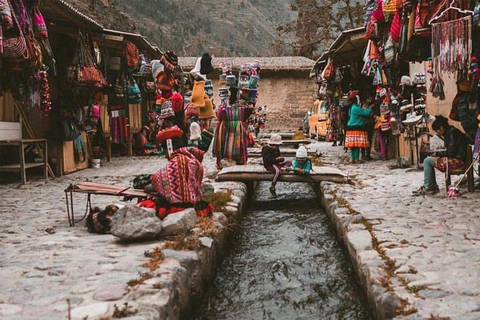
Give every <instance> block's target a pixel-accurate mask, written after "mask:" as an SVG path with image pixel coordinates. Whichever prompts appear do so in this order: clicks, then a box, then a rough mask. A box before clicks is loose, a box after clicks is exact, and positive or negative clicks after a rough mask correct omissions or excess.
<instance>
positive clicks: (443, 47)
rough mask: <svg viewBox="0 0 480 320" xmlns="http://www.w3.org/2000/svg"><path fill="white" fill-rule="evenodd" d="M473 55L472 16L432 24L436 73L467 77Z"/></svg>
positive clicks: (461, 77) (458, 77)
mask: <svg viewBox="0 0 480 320" xmlns="http://www.w3.org/2000/svg"><path fill="white" fill-rule="evenodd" d="M471 55H472V16H466V17H464V18H460V19H456V20H451V21H446V22H440V23H433V24H432V60H433V66H434V73H435V74H438V73H445V72H448V73H450V74H455V75H456V77H457V79H464V78H466V77H467V73H468V68H469V65H470V56H471Z"/></svg>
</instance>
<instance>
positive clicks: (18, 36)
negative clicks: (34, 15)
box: [3, 1, 29, 62]
mask: <svg viewBox="0 0 480 320" xmlns="http://www.w3.org/2000/svg"><path fill="white" fill-rule="evenodd" d="M7 4H8V5H9V7H10V8H12V6H11V3H10V1H7ZM12 19H13V24H14V27H13V28H12V30H10V31H8V32H6V33H5V35H4V38H5V39H4V41H3V57H4V58H5V59H7V60H9V61H14V62H19V61H24V60H28V58H29V56H28V51H27V44H26V42H25V37H24V35H23V32H22V29H21V28H20V24H19V23H18V20H17V17H16V15H15V14H12Z"/></svg>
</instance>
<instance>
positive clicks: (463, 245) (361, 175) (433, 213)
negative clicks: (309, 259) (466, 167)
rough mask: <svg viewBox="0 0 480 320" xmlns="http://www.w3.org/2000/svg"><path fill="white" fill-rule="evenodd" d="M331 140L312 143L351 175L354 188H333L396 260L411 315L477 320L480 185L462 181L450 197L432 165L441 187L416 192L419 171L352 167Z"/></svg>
mask: <svg viewBox="0 0 480 320" xmlns="http://www.w3.org/2000/svg"><path fill="white" fill-rule="evenodd" d="M330 145H331V143H326V142H323V143H318V144H317V145H316V147H317V148H318V149H319V150H321V151H322V154H323V155H324V156H323V157H322V158H321V159H322V162H323V163H324V164H325V165H336V166H338V167H339V168H340V169H341V170H343V171H344V172H348V173H349V174H350V176H352V177H353V178H354V179H353V180H354V181H355V182H356V183H355V185H354V186H350V185H339V186H338V188H337V192H338V194H339V195H341V196H342V197H344V199H345V200H346V201H348V203H349V204H350V206H351V208H352V209H353V210H355V211H357V212H359V213H360V214H361V215H362V216H363V218H365V219H367V220H368V222H369V224H371V225H372V234H374V236H375V237H376V239H377V242H378V244H379V247H378V248H377V249H378V250H382V249H383V250H382V251H384V254H385V255H386V256H387V257H388V258H389V259H391V261H393V262H395V267H394V268H393V269H395V270H394V276H393V277H392V278H391V282H392V283H391V286H392V288H393V290H394V291H395V292H396V293H398V294H399V295H400V296H401V297H402V298H405V299H408V301H409V302H410V303H411V305H412V306H413V307H414V308H415V309H417V310H418V311H417V312H416V313H414V314H413V315H412V316H411V317H412V319H417V318H418V319H424V318H425V319H428V318H429V317H430V316H435V315H439V316H442V317H450V318H451V319H472V320H473V319H480V219H479V218H480V206H479V191H478V190H477V191H476V193H473V194H472V193H468V192H467V188H466V186H464V187H462V188H461V189H460V191H461V193H462V194H461V196H460V197H458V198H456V199H447V198H446V197H445V182H444V181H445V180H444V176H443V174H442V173H440V172H438V171H437V174H436V178H437V183H438V184H439V187H440V190H441V192H440V193H438V194H436V195H433V196H420V197H413V196H412V195H411V191H412V190H414V189H416V188H418V187H419V186H421V185H422V183H423V171H410V170H408V169H395V170H390V169H388V167H387V165H391V164H395V160H390V161H371V162H366V163H364V164H357V165H351V164H348V163H347V161H348V158H349V154H348V153H345V152H344V150H343V148H342V147H331V146H330ZM458 178H459V176H456V177H454V178H453V182H455V181H456V180H457V179H458ZM369 249H370V250H369ZM371 249H372V248H371V245H370V246H369V247H368V246H366V248H365V251H364V252H363V255H362V254H360V255H359V258H358V259H360V260H364V263H365V262H367V265H368V260H369V258H368V254H369V253H371V252H372V251H373V250H371ZM369 268H371V269H372V270H373V269H374V268H375V267H374V266H371V265H370V266H369ZM412 302H413V304H412ZM413 307H412V309H411V310H412V312H413V311H414V310H413ZM442 319H443V318H442Z"/></svg>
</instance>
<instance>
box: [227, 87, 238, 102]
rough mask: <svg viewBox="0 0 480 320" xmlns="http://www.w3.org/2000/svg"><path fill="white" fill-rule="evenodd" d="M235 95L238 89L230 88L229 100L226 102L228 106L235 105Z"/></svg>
mask: <svg viewBox="0 0 480 320" xmlns="http://www.w3.org/2000/svg"><path fill="white" fill-rule="evenodd" d="M237 93H238V88H237V87H230V100H229V101H228V103H229V104H231V105H232V104H235V102H237Z"/></svg>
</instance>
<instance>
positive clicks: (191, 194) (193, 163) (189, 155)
mask: <svg viewBox="0 0 480 320" xmlns="http://www.w3.org/2000/svg"><path fill="white" fill-rule="evenodd" d="M203 154H204V152H203V151H202V150H200V149H198V148H194V147H184V148H180V149H177V150H175V151H174V152H173V154H172V155H171V157H170V161H169V162H168V163H167V166H166V167H165V168H163V169H160V170H159V171H158V172H156V173H154V174H152V184H153V188H154V190H155V192H157V193H159V194H160V195H162V196H163V197H164V198H165V199H166V200H167V201H168V202H169V203H192V204H195V203H197V202H199V201H200V200H202V191H201V186H202V179H203V171H204V169H203V165H202V163H201V161H202V160H203Z"/></svg>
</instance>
